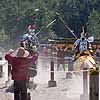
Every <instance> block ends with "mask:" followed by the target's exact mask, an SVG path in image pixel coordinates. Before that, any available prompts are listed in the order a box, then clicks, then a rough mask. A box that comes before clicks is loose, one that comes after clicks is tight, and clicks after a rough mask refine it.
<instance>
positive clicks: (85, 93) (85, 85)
mask: <svg viewBox="0 0 100 100" xmlns="http://www.w3.org/2000/svg"><path fill="white" fill-rule="evenodd" d="M88 98H89V92H88V71H87V68H84V69H83V94H82V95H81V96H80V100H88Z"/></svg>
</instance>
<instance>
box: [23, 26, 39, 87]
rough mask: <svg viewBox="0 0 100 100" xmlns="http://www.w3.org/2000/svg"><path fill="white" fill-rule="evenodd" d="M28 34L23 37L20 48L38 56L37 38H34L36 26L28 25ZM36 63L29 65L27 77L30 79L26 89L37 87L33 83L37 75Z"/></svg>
mask: <svg viewBox="0 0 100 100" xmlns="http://www.w3.org/2000/svg"><path fill="white" fill-rule="evenodd" d="M27 28H28V33H27V34H25V35H23V37H22V41H21V46H22V47H24V48H25V49H26V50H28V51H29V52H30V54H31V55H34V54H37V55H39V54H38V50H37V49H38V47H39V41H38V37H37V36H36V33H35V29H36V25H28V27H27ZM37 62H38V61H36V62H34V63H32V64H31V66H30V69H29V77H30V79H29V80H28V82H27V87H28V88H30V89H31V88H33V89H35V87H36V86H37V84H35V83H34V77H35V76H36V75H37Z"/></svg>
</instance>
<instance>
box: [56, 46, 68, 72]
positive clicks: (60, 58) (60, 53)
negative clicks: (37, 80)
mask: <svg viewBox="0 0 100 100" xmlns="http://www.w3.org/2000/svg"><path fill="white" fill-rule="evenodd" d="M55 49H56V51H57V70H58V69H59V67H60V64H62V66H63V69H64V71H65V66H64V61H65V59H64V58H65V51H66V49H67V48H65V49H63V47H59V48H58V47H55Z"/></svg>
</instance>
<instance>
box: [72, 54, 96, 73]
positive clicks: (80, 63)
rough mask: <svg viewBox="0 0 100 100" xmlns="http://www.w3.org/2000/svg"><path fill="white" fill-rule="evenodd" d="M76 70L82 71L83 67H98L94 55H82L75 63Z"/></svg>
mask: <svg viewBox="0 0 100 100" xmlns="http://www.w3.org/2000/svg"><path fill="white" fill-rule="evenodd" d="M73 68H74V71H75V72H80V71H81V70H83V69H87V70H88V69H96V62H95V60H94V59H93V57H92V56H88V55H83V56H80V57H79V58H78V59H77V60H76V61H75V62H74V65H73Z"/></svg>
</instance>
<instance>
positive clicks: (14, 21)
mask: <svg viewBox="0 0 100 100" xmlns="http://www.w3.org/2000/svg"><path fill="white" fill-rule="evenodd" d="M99 4H100V0H0V31H1V32H0V33H1V34H2V29H4V33H5V35H6V36H7V37H9V38H11V39H12V40H13V39H17V38H18V39H19V37H20V36H22V35H23V34H25V33H26V32H27V28H26V26H27V24H30V23H31V24H36V25H37V29H36V31H37V32H38V31H39V30H40V29H41V28H42V27H44V26H46V25H48V24H49V23H50V22H51V21H52V20H54V19H55V18H56V19H57V20H56V22H55V23H54V24H53V25H51V26H50V27H49V28H47V29H44V30H43V31H42V32H41V33H40V34H39V35H38V37H39V38H40V40H44V39H45V40H47V39H48V38H53V37H52V33H53V32H54V34H56V35H57V36H58V37H72V38H73V37H74V36H73V35H72V34H71V33H70V31H69V30H68V29H67V28H66V27H65V25H64V24H63V23H62V22H61V20H59V18H58V17H57V16H56V12H58V13H59V14H60V17H61V18H62V19H63V20H64V21H65V23H66V24H67V25H68V26H69V27H70V28H71V29H72V30H74V32H75V34H76V35H77V36H78V37H79V36H80V32H81V31H82V26H83V25H86V24H87V23H89V25H88V26H87V27H88V33H89V35H93V36H94V37H100V36H99V33H100V22H99V20H100V13H99V12H100V6H99ZM36 9H39V10H36ZM34 16H35V17H34ZM50 33H51V34H50ZM0 37H2V36H1V35H0Z"/></svg>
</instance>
